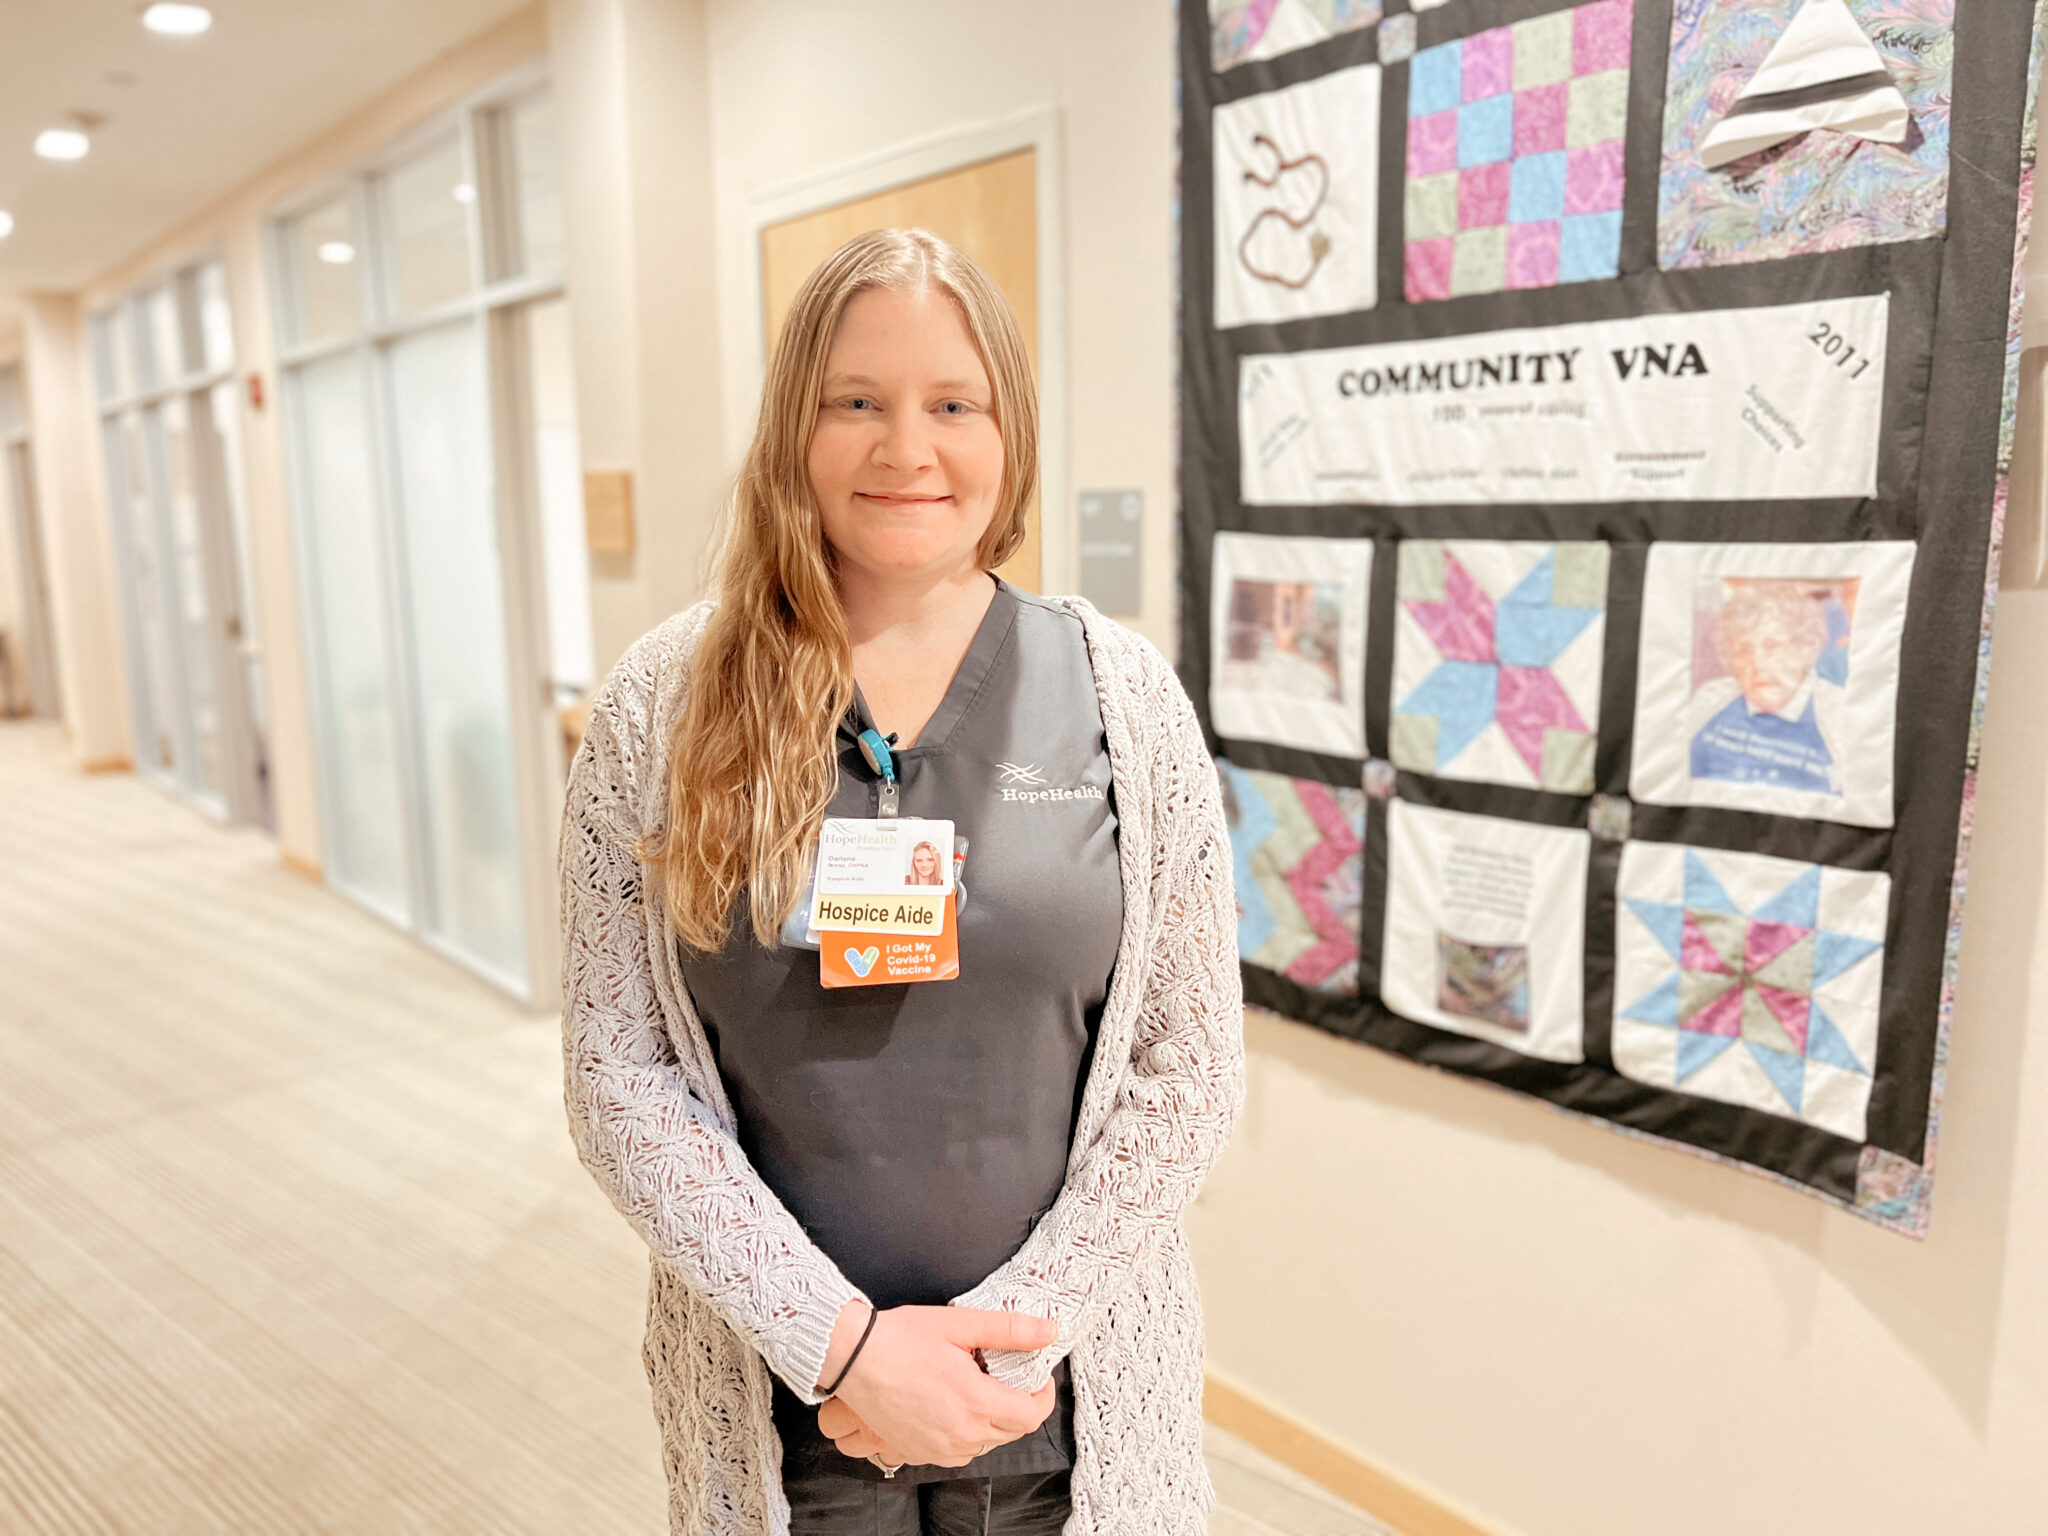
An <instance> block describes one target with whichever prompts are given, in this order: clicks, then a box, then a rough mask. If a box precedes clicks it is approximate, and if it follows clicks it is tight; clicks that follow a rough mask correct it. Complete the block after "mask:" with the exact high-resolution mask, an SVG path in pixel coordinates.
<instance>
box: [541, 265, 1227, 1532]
mask: <svg viewBox="0 0 2048 1536" xmlns="http://www.w3.org/2000/svg"><path fill="white" fill-rule="evenodd" d="M1036 481H1037V416H1036V404H1035V400H1034V396H1033V391H1032V385H1031V379H1030V373H1029V369H1028V365H1027V363H1026V360H1025V353H1024V348H1023V344H1022V341H1021V339H1020V337H1019V335H1018V333H1017V328H1016V322H1015V321H1014V319H1013V318H1012V317H1011V315H1010V313H1009V310H1008V308H1007V307H1006V306H1005V305H1004V303H1003V301H1002V298H1001V297H1000V295H999V294H998V293H997V292H996V290H995V289H994V287H993V286H992V285H991V284H990V283H989V281H988V279H987V278H986V277H985V276H983V275H982V273H981V272H980V271H979V270H978V269H977V268H975V267H974V266H973V265H972V264H971V263H969V262H968V261H966V260H965V259H964V258H963V257H961V256H960V255H959V254H958V253H957V252H955V251H954V250H952V249H951V248H950V247H949V246H947V245H945V244H944V243H943V242H941V241H939V240H937V239H935V238H934V237H932V236H930V235H928V234H924V233H922V232H916V231H913V232H910V233H902V232H897V231H881V232H877V233H873V234H869V235H864V236H862V237H860V238H859V239H856V240H854V241H852V242H850V243H849V244H848V245H846V246H845V247H844V248H842V249H841V250H840V251H838V252H837V253H835V254H834V255H833V256H831V257H830V258H828V259H827V260H826V261H825V262H824V264H823V265H822V266H820V267H819V268H818V270H817V271H816V272H815V273H813V274H812V275H811V277H810V279H809V280H808V281H807V283H806V284H805V286H804V288H803V290H802V291H801V292H800V293H799V294H798V296H797V298H796V300H795V303H794V305H793V307H792V308H791V310H790V313H789V316H788V319H787V320H786V321H785V323H784V326H783V330H782V335H781V338H780V339H779V341H778V342H777V344H776V349H775V355H774V358H773V361H772V364H771V367H770V370H769V377H768V380H767V384H766V387H765V389H764V391H763V397H762V403H761V415H760V422H759V426H758V427H757V429H756V432H755V436H754V441H753V445H752V447H751V448H750V450H749V452H748V454H747V458H746V462H745V465H744V467H743V468H742V470H741V473H740V477H739V482H738V485H737V488H736V491H735V496H734V508H733V511H734V516H733V524H732V528H731V532H730V535H729V539H728V543H727V546H726V548H725V550H724V553H723V558H722V565H721V568H720V574H719V580H718V592H719V596H718V599H717V601H716V602H715V603H705V604H700V605H699V606H698V607H696V608H693V609H691V610H689V611H688V612H686V613H683V614H680V615H678V616H676V617H675V618H673V619H671V620H669V621H668V622H667V623H666V624H664V625H662V626H661V627H660V628H659V629H657V630H655V631H654V632H653V633H652V634H650V635H648V636H647V637H645V638H644V639H643V640H641V641H640V642H639V643H638V644H637V645H635V646H634V647H633V649H632V650H631V651H630V652H629V653H628V655H627V656H626V657H625V659H624V660H623V661H622V662H620V664H619V665H618V667H617V668H616V669H615V670H614V671H613V673H612V676H611V678H610V679H609V680H608V681H607V682H606V684H605V686H604V688H603V689H602V690H601V691H600V693H599V695H598V698H597V700H596V704H595V707H594V709H593V712H592V716H591V721H590V726H589V730H588V732H587V734H586V736H585V738H584V744H583V748H582V750H581V751H580V752H579V753H578V755H577V759H576V763H575V766H574V768H573V769H572V771H571V775H570V783H569V790H568V803H567V810H566V815H565V821H564V826H563V838H562V904H563V930H564V944H565V959H564V967H565V990H566V1002H565V1006H564V1012H563V1031H564V1042H565V1054H566V1067H567V1071H566V1077H567V1098H568V1107H569V1116H570V1121H571V1125H572V1128H573V1130H574V1133H575V1136H576V1141H577V1146H578V1150H579V1151H580V1152H581V1154H582V1157H583V1160H584V1162H585V1164H586V1165H587V1166H588V1167H589V1168H590V1170H591V1172H592V1173H593V1174H594V1175H595V1176H596V1178H597V1180H598V1182H599V1183H600V1184H601V1185H602V1186H603V1187H604V1189H605V1190H606V1192H607V1193H608V1194H609V1195H610V1196H611V1198H612V1199H613V1201H614V1202H615V1203H616V1204H617V1205H618V1206H619V1208H620V1210H621V1211H622V1212H623V1213H624V1214H625V1215H626V1216H627V1218H628V1219H629V1220H630V1221H632V1223H633V1224H634V1225H635V1227H636V1228H637V1229H638V1230H639V1231H640V1233H641V1234H642V1236H643V1237H644V1238H645V1239H646V1240H647V1242H648V1244H649V1246H650V1248H651V1249H652V1251H653V1265H652V1285H651V1294H650V1298H649V1307H648V1331H647V1342H646V1348H645V1358H646V1363H647V1368H648V1374H649V1377H650V1379H651V1381H652V1383H653V1387H654V1399H655V1409H656V1413H657V1416H658V1418H659V1420H660V1423H661V1430H662V1438H663V1449H664V1460H665V1462H666V1470H667V1474H668V1481H669V1497H670V1516H671V1521H672V1526H673V1529H674V1530H675V1531H676V1532H689V1533H691V1536H699V1533H709V1532H732V1533H747V1536H753V1533H760V1532H777V1533H780V1532H782V1531H785V1530H791V1531H820V1532H825V1531H831V1532H838V1531H849V1532H850V1531H855V1530H858V1531H862V1532H878V1531H879V1532H890V1533H898V1532H900V1533H904V1536H910V1533H917V1532H924V1533H936V1532H942V1531H943V1532H953V1531H966V1530H972V1531H977V1532H996V1531H1002V1532H1008V1533H1012V1536H1035V1533H1041V1532H1052V1531H1058V1530H1062V1529H1065V1530H1067V1531H1069V1532H1074V1533H1089V1536H1123V1533H1128V1536H1141V1533H1142V1536H1154V1533H1190V1536H1191V1533H1195V1532H1199V1531H1200V1530H1202V1529H1203V1527H1204V1524H1205V1521H1206V1511H1207V1507H1208V1503H1209V1489H1208V1479H1207V1477H1206V1475H1205V1473H1204V1470H1203V1466H1202V1460H1201V1425H1200V1396H1201V1382H1202V1349H1201V1319H1200V1309H1199V1302H1198V1299H1197V1296H1196V1292H1195V1283H1194V1276H1193V1273H1192V1271H1191V1268H1190V1265H1189V1260H1188V1254H1187V1247H1186V1242H1185V1239H1184V1238H1183V1235H1182V1232H1181V1226H1180V1215H1181V1212H1182V1210H1183V1209H1184V1207H1185V1206H1186V1205H1187V1203H1188V1201H1189V1200H1190V1199H1192V1198H1193V1196H1194V1193H1195V1191H1196V1189H1197V1187H1198V1186H1199V1185H1200V1183H1201V1181H1202V1178H1203V1176H1204V1175H1205V1174H1206V1173H1207V1171H1208V1169H1209V1167H1210V1165H1211V1164H1212V1163H1213V1162H1214V1161H1215V1159H1216V1157H1217V1156H1218V1154H1219V1153H1220V1151H1221V1150H1222V1147H1223V1143H1224V1140H1225V1137H1226V1136H1227V1134H1228V1131H1229V1127H1230V1124H1231V1122H1232V1120H1233V1119H1234V1117H1235V1115H1236V1111H1237V1107H1238V1104H1239V1101H1240V1098H1241V1095H1242V1041H1241V1038H1240V1030H1241V1024H1242V1016H1241V1001H1240V996H1239V988H1238V975H1237V961H1236V948H1235V924H1236V910H1235V904H1234V900H1233V896H1232V891H1231V883H1230V850H1229V845H1228V842H1227V839H1226V835H1225V831H1224V825H1223V817H1222V812H1221V808H1220V800H1219V795H1218V790H1217V783H1216V774H1215V770H1214V767H1213V765H1212V764H1211V763H1210V761H1209V758H1208V755H1207V752H1206V749H1205V746H1204V743H1203V739H1202V733H1201V729H1200V727H1199V725H1198V724H1197V722H1196V720H1195V716H1194V712H1193V710H1192V709H1191V708H1190V707H1189V704H1188V701H1187V698H1186V695H1185V694H1184V693H1183V692H1182V690H1181V688H1180V685H1179V683H1178V681H1177V680H1176V679H1175V677H1174V674H1173V671H1172V669H1171V668H1170V667H1169V666H1168V665H1167V664H1166V662H1165V661H1164V660H1163V659H1162V658H1161V657H1160V655H1159V654H1158V652H1157V651H1156V650H1154V649H1153V648H1152V646H1150V645H1149V644H1148V643H1147V642H1145V641H1144V640H1142V639H1140V638H1139V637H1137V636H1135V635H1132V634H1130V633H1129V632H1127V631H1125V630H1123V629H1121V628H1119V627H1118V626H1116V625H1114V624H1112V623H1110V622H1109V621H1108V620H1106V619H1103V618H1102V617H1100V616H1099V615H1097V614H1096V613H1095V612H1094V611H1093V610H1092V609H1090V608H1089V607H1087V605H1085V604H1083V603H1079V602H1072V601H1060V602H1053V601H1047V600H1043V599H1039V598H1036V597H1032V596H1029V595H1028V594H1025V593H1022V592H1020V591H1018V590H1017V589H1015V588H1013V587H1010V586H1008V585H1007V584H1005V583H1001V582H999V581H997V580H996V579H995V578H994V577H993V576H992V575H991V574H990V573H991V572H992V571H993V569H994V568H995V567H996V566H998V565H1000V564H1001V563H1002V562H1003V561H1004V560H1005V559H1007V558H1008V557H1009V556H1010V555H1011V554H1012V553H1014V552H1015V550H1016V549H1017V548H1018V546H1019V544H1020V543H1021V542H1022V540H1023V537H1024V520H1025V515H1026V511H1027V509H1028V507H1029V505H1030V502H1031V499H1032V494H1033V490H1034V488H1035V485H1036ZM864 733H865V734H866V737H867V740H866V743H865V745H864V744H863V741H862V737H863V734H864ZM885 738H893V742H894V750H893V752H892V751H890V749H889V747H888V746H887V745H882V746H881V747H880V751H879V752H878V751H877V750H876V748H877V744H878V743H879V742H882V741H883V740H884V739H885ZM871 758H872V759H873V760H874V762H875V763H877V764H885V765H886V767H887V769H888V772H887V773H886V774H882V773H879V772H878V770H877V767H875V766H871V765H870V759H871ZM1020 786H1046V787H1045V788H1024V787H1020ZM885 804H893V805H894V809H895V812H896V814H898V815H900V816H903V817H932V818H938V819H944V820H950V821H952V822H953V823H954V825H955V828H956V830H957V831H958V832H959V833H960V834H961V835H963V836H965V837H966V838H967V839H968V845H969V846H970V847H971V848H972V850H973V855H974V866H975V878H974V881H973V885H974V896H973V900H972V901H970V902H968V903H967V904H966V905H965V907H964V908H963V909H962V910H961V911H960V912H959V915H958V942H959V949H960V974H959V976H958V977H957V978H956V979H953V980H949V981H944V982H928V983H921V984H914V985H902V984H896V985H878V986H852V987H845V988H840V989H830V990H828V989H824V988H822V987H821V986H820V984H819V968H818V967H819V957H818V956H817V955H816V954H815V953H814V952H812V951H810V950H808V949H804V948H799V947H794V946H791V945H785V944H783V943H782V942H780V935H781V932H782V928H783V924H784V922H785V919H787V918H788V917H789V916H790V914H791V913H792V912H793V911H794V910H795V908H796V905H797V903H798V902H799V900H800V899H801V898H802V897H803V895H804V893H805V891H806V888H807V887H806V882H807V879H808V875H809V871H810V868H811V860H812V855H813V851H814V849H815V848H816V846H817V844H818V840H819V834H820V827H821V825H822V824H823V820H824V818H825V817H827V816H832V817H873V816H875V815H877V814H878V812H879V811H880V810H881V809H882V808H883V807H884V805H885ZM935 851H936V850H935ZM792 927H793V928H797V929H800V928H801V927H802V922H801V919H799V920H798V921H797V922H796V923H795V924H793V925H792Z"/></svg>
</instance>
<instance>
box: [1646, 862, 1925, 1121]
mask: <svg viewBox="0 0 2048 1536" xmlns="http://www.w3.org/2000/svg"><path fill="white" fill-rule="evenodd" d="M1890 900H1891V878H1890V876H1888V875H1885V874H1881V873H1873V872H1866V871H1858V870H1846V869H1831V868H1828V867H1826V866H1823V865H1817V864H1801V863H1797V862H1795V861H1793V860H1790V859H1778V858H1770V857H1767V856H1765V855H1762V854H1752V853H1729V852H1724V851H1721V850H1718V849H1706V848H1687V847H1681V846H1678V845H1675V844H1669V843H1630V844H1628V845H1627V846H1626V847H1624V848H1623V849H1622V854H1621V873H1620V877H1619V882H1618V886H1617V902H1618V906H1619V911H1618V912H1617V914H1616V922H1615V934H1616V938H1615V1015H1614V1035H1613V1041H1614V1061H1615V1065H1616V1066H1617V1067H1618V1068H1619V1069H1620V1070H1621V1072H1622V1073H1623V1075H1625V1076H1627V1077H1631V1078H1634V1079H1635V1080H1636V1081H1638V1082H1644V1083H1651V1084H1654V1085H1655V1086H1657V1087H1660V1088H1671V1089H1675V1090H1677V1091H1678V1092H1681V1093H1692V1094H1698V1095H1700V1096H1702V1097H1704V1098H1710V1099H1719V1100H1721V1101H1722V1102H1724V1103H1728V1104H1740V1105H1743V1106H1744V1107H1746V1108H1749V1109H1756V1110H1762V1111H1764V1112H1765V1113H1767V1114H1773V1115H1780V1116H1783V1117H1785V1118H1787V1119H1792V1120H1799V1121H1802V1122H1804V1123H1805V1124H1808V1125H1813V1126H1818V1127H1820V1128H1821V1129H1822V1130H1827V1131H1832V1132H1834V1133H1835V1134H1836V1135H1838V1136H1845V1137H1847V1138H1849V1139H1850V1140H1851V1141H1861V1140H1863V1137H1864V1121H1865V1113H1866V1111H1867V1109H1868V1107H1869V1103H1870V1088H1871V1075H1872V1072H1873V1071H1874V1069H1875V1065H1876V1061H1877V1029H1878V999H1879V992H1880V989H1881V986H1882V983H1883V979H1884V939H1885V921H1886V914H1887V912H1888V910H1889V904H1890Z"/></svg>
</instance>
